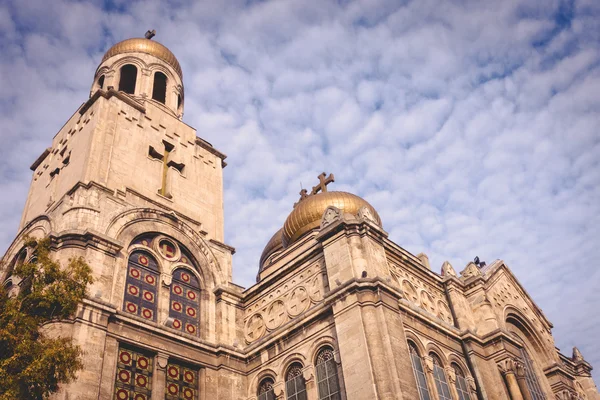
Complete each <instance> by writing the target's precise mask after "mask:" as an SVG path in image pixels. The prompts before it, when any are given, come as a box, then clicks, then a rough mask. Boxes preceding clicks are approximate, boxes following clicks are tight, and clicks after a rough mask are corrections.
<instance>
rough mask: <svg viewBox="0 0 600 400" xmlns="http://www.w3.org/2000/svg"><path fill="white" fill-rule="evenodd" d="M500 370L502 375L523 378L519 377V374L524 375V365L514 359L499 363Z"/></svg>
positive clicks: (506, 359)
mask: <svg viewBox="0 0 600 400" xmlns="http://www.w3.org/2000/svg"><path fill="white" fill-rule="evenodd" d="M498 369H499V370H500V373H502V375H507V374H513V375H517V376H523V375H519V373H522V374H524V366H523V364H522V363H521V362H520V361H517V360H515V359H513V358H505V359H504V360H502V361H500V362H498Z"/></svg>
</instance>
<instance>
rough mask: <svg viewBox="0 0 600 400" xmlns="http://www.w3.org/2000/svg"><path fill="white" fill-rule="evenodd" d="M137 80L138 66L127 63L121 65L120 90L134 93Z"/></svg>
mask: <svg viewBox="0 0 600 400" xmlns="http://www.w3.org/2000/svg"><path fill="white" fill-rule="evenodd" d="M136 80H137V68H136V67H135V65H131V64H127V65H124V66H123V67H121V79H120V80H119V91H121V92H125V93H129V94H134V93H135V81H136Z"/></svg>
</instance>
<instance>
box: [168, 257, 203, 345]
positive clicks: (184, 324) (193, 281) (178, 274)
mask: <svg viewBox="0 0 600 400" xmlns="http://www.w3.org/2000/svg"><path fill="white" fill-rule="evenodd" d="M169 304H170V306H169V317H171V318H173V325H172V326H173V328H175V329H179V330H180V331H183V332H186V333H189V334H190V335H197V334H198V331H199V329H198V321H199V318H200V285H199V283H198V279H197V278H196V277H195V276H194V275H193V274H192V273H191V272H189V271H187V270H185V269H182V268H179V269H176V270H175V272H173V282H172V283H171V298H170V301H169Z"/></svg>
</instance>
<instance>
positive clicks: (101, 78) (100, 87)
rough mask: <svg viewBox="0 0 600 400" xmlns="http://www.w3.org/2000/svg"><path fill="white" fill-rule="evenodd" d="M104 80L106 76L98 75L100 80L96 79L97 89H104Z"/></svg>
mask: <svg viewBox="0 0 600 400" xmlns="http://www.w3.org/2000/svg"><path fill="white" fill-rule="evenodd" d="M105 78H106V75H104V74H102V75H100V78H98V89H104V79H105Z"/></svg>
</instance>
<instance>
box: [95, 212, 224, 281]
mask: <svg viewBox="0 0 600 400" xmlns="http://www.w3.org/2000/svg"><path fill="white" fill-rule="evenodd" d="M157 231H160V232H162V233H164V234H165V235H168V236H170V237H172V238H175V239H176V240H177V241H179V242H180V243H181V244H182V245H183V246H185V247H186V248H187V249H188V250H189V251H190V253H192V254H193V255H196V261H197V263H198V264H197V265H198V266H199V271H198V272H199V273H200V275H201V281H202V282H204V283H205V287H206V288H209V289H210V288H213V287H215V286H217V285H219V284H221V283H222V281H223V279H226V278H227V277H225V276H223V272H222V268H221V266H220V264H219V262H218V261H217V259H216V257H215V256H214V254H213V252H212V250H211V249H210V247H209V246H208V244H207V243H206V242H205V241H204V239H203V238H202V237H201V236H200V234H199V233H198V232H196V231H195V230H194V229H193V228H192V227H190V226H189V225H187V224H186V223H185V222H184V221H182V220H180V219H179V218H177V216H176V215H174V214H171V213H166V212H163V211H159V210H155V209H149V208H137V209H133V210H128V211H124V212H123V213H121V214H119V215H117V216H115V217H114V218H113V220H112V221H111V222H110V223H109V224H108V227H107V229H106V231H105V234H106V235H107V236H109V237H113V238H116V239H118V240H119V241H121V242H122V243H123V242H125V243H131V242H132V241H133V239H134V238H135V237H137V236H139V235H141V234H143V233H146V232H157Z"/></svg>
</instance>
